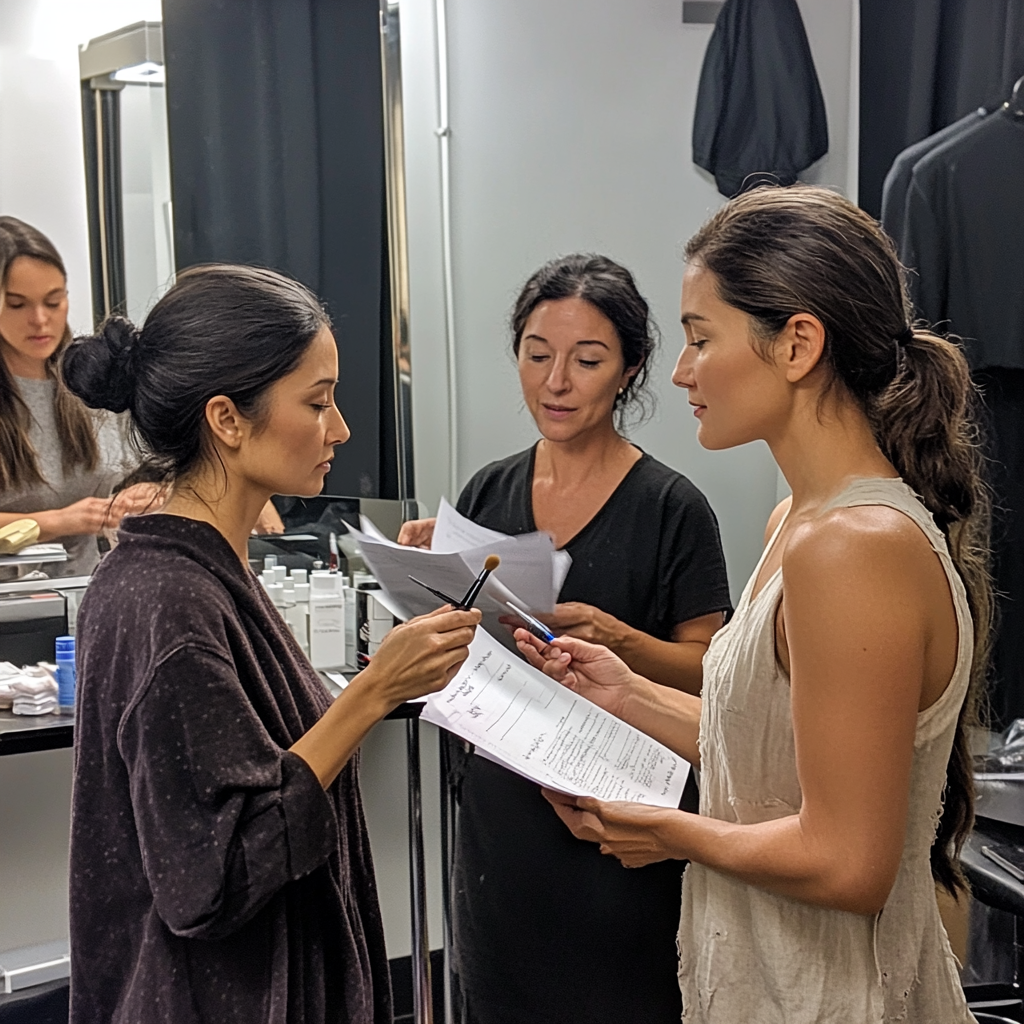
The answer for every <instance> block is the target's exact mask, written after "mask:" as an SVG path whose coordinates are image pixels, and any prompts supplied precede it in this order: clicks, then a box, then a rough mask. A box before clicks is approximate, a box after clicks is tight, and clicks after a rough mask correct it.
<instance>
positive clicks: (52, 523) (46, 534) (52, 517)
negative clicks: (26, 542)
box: [0, 498, 116, 544]
mask: <svg viewBox="0 0 1024 1024" xmlns="http://www.w3.org/2000/svg"><path fill="white" fill-rule="evenodd" d="M19 519H34V520H35V521H36V522H37V523H38V524H39V541H40V543H42V544H46V543H49V542H50V541H54V540H57V538H58V537H75V536H80V535H83V534H89V535H94V534H98V533H100V531H101V530H103V529H104V527H106V526H109V525H110V522H109V520H110V500H109V499H108V498H83V499H82V500H81V501H76V502H75V503H74V504H73V505H67V506H65V507H64V508H48V509H43V510H42V511H39V512H0V526H7V525H8V524H9V523H13V522H16V521H17V520H19ZM115 525H116V524H115Z"/></svg>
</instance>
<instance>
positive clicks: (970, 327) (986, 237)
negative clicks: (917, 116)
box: [904, 110, 1024, 370]
mask: <svg viewBox="0 0 1024 1024" xmlns="http://www.w3.org/2000/svg"><path fill="white" fill-rule="evenodd" d="M1022 239H1024V118H1015V117H1014V116H1013V115H1012V114H1011V113H1009V112H1008V111H1006V110H1002V111H999V112H998V113H995V114H991V115H990V116H989V117H986V118H985V119H984V120H982V121H979V122H978V123H977V124H975V125H974V126H973V127H972V128H968V129H967V130H966V131H964V132H961V133H960V134H959V135H957V136H955V137H954V138H952V139H950V140H949V141H948V142H946V143H944V144H943V145H941V146H939V147H938V148H937V149H934V150H932V152H930V153H929V154H928V155H927V156H925V157H924V158H923V159H921V160H919V161H918V162H917V165H916V166H915V167H914V171H913V175H912V177H911V183H910V191H909V193H908V196H907V208H906V230H905V248H904V262H905V263H906V264H907V265H908V266H909V267H910V269H911V270H912V271H916V273H912V274H911V276H910V285H911V293H912V295H913V298H914V302H915V305H916V306H917V308H918V310H919V311H920V314H921V315H922V316H923V317H924V318H925V319H926V320H928V321H930V322H931V323H933V324H938V325H940V326H941V327H942V329H943V330H948V331H950V332H951V333H953V334H956V335H958V336H960V337H962V338H963V339H964V346H965V349H966V351H967V356H968V359H969V360H970V362H971V366H972V367H973V368H974V369H980V368H982V367H993V366H1000V367H1005V368H1011V369H1018V370H1019V369H1024V242H1022Z"/></svg>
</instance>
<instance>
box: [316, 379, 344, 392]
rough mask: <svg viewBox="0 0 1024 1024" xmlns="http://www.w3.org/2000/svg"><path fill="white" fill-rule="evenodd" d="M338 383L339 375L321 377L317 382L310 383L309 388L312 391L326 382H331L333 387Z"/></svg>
mask: <svg viewBox="0 0 1024 1024" xmlns="http://www.w3.org/2000/svg"><path fill="white" fill-rule="evenodd" d="M337 383H338V378H337V377H321V378H320V380H318V381H317V382H316V383H315V384H310V385H309V390H310V391H312V390H313V389H314V388H322V387H323V386H324V385H325V384H330V385H331V386H332V387H333V386H334V385H335V384H337Z"/></svg>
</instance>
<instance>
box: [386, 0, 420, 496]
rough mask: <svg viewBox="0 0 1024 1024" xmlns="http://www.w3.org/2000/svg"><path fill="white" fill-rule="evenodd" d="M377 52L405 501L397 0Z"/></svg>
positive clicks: (404, 275)
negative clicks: (381, 106) (381, 87)
mask: <svg viewBox="0 0 1024 1024" xmlns="http://www.w3.org/2000/svg"><path fill="white" fill-rule="evenodd" d="M380 55H381V75H382V86H383V92H384V171H385V180H386V184H387V188H386V191H387V214H388V218H387V220H388V268H389V271H390V279H391V344H392V352H393V358H394V374H393V380H394V389H395V434H396V438H397V444H396V447H397V456H398V498H399V500H401V501H404V500H406V499H408V498H411V497H412V496H413V494H414V491H415V485H414V481H413V461H412V376H411V374H412V363H411V352H410V348H409V244H408V236H407V231H406V214H405V136H404V126H403V125H404V123H403V118H402V48H401V42H400V26H399V18H398V0H380Z"/></svg>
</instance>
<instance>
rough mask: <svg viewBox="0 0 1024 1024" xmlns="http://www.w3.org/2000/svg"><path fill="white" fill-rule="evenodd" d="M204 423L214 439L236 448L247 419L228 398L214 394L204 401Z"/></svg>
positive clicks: (240, 442) (242, 436)
mask: <svg viewBox="0 0 1024 1024" xmlns="http://www.w3.org/2000/svg"><path fill="white" fill-rule="evenodd" d="M206 424H207V426H208V427H209V428H210V432H211V433H212V434H213V437H214V440H216V441H219V442H220V443H221V444H223V445H224V446H225V447H226V448H230V449H232V450H237V449H238V448H239V447H240V446H241V444H242V440H243V438H244V437H245V434H246V430H247V427H248V420H246V419H245V417H244V416H243V415H242V414H241V413H240V412H239V411H238V406H236V405H235V403H234V402H233V401H231V399H230V398H227V397H226V396H225V395H215V396H214V397H213V398H211V399H210V400H209V401H208V402H207V403H206Z"/></svg>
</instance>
